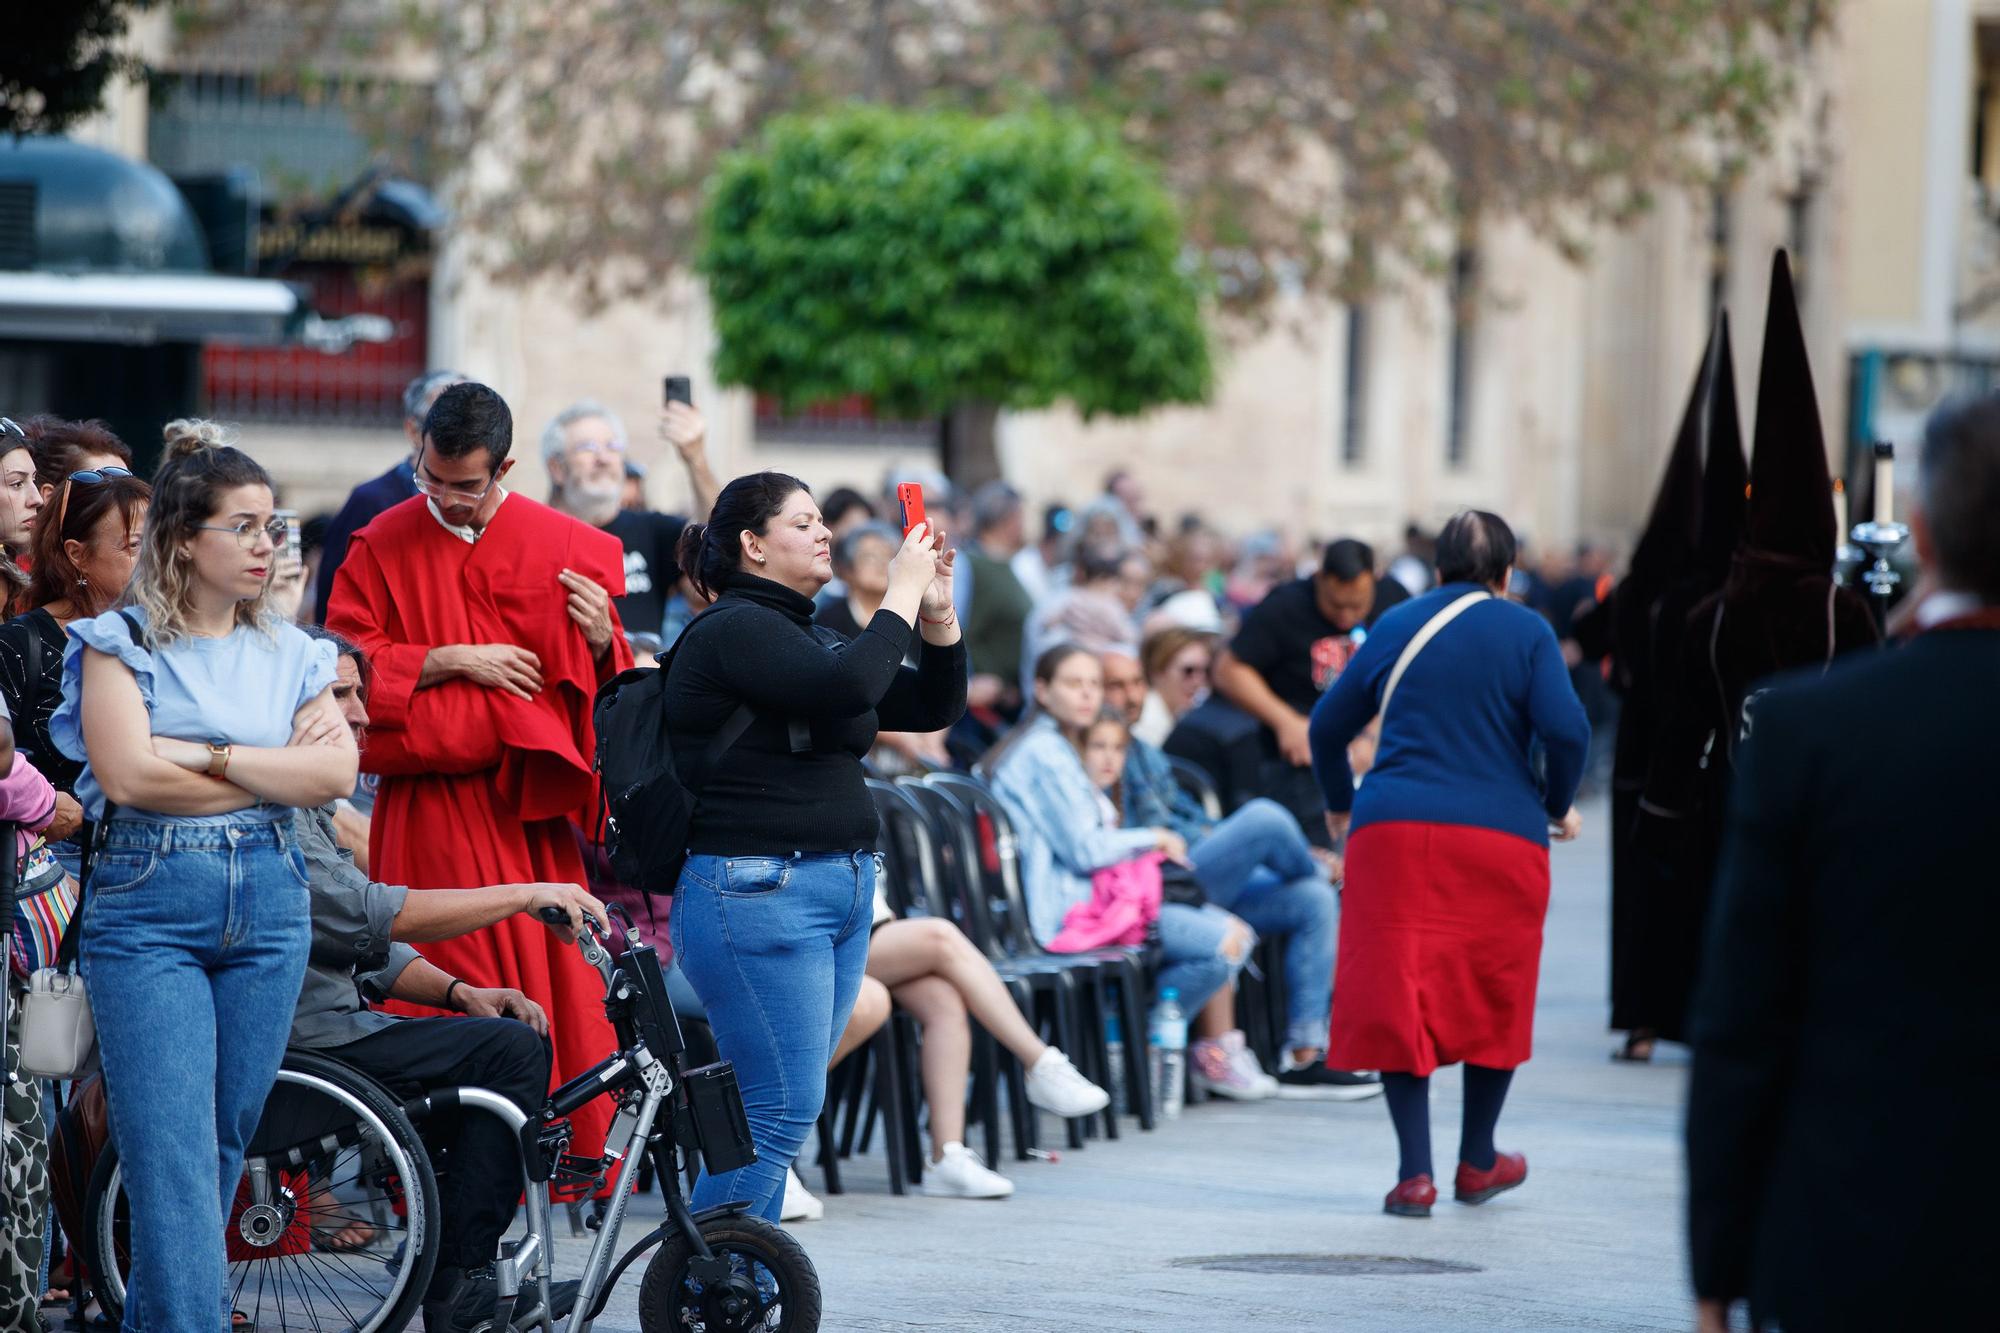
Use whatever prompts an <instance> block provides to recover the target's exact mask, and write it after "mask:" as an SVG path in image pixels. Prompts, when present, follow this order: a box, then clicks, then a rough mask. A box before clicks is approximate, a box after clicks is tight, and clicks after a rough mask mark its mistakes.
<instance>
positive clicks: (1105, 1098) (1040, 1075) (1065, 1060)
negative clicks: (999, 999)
mask: <svg viewBox="0 0 2000 1333" xmlns="http://www.w3.org/2000/svg"><path fill="white" fill-rule="evenodd" d="M1025 1082H1026V1089H1027V1094H1028V1101H1029V1103H1030V1104H1031V1105H1034V1106H1038V1107H1040V1108H1041V1109H1042V1110H1044V1111H1049V1112H1052V1113H1054V1114H1056V1115H1059V1116H1061V1117H1063V1118H1064V1119H1065V1120H1067V1119H1069V1118H1070V1117H1072V1116H1080V1115H1096V1114H1097V1113H1098V1112H1099V1111H1102V1110H1103V1109H1104V1108H1105V1107H1107V1106H1109V1105H1111V1094H1110V1093H1108V1092H1106V1091H1105V1090H1104V1089H1102V1088H1100V1087H1098V1086H1097V1085H1096V1084H1095V1083H1092V1082H1091V1081H1090V1080H1089V1079H1087V1078H1085V1077H1084V1076H1083V1075H1081V1074H1079V1073H1077V1072H1076V1066H1075V1065H1073V1064H1071V1063H1070V1062H1069V1057H1068V1056H1067V1055H1064V1054H1063V1053H1062V1052H1061V1051H1059V1050H1057V1049H1056V1048H1055V1047H1053V1046H1051V1047H1049V1048H1048V1049H1047V1050H1046V1051H1044V1052H1042V1058H1041V1059H1039V1060H1037V1061H1035V1067H1034V1068H1033V1069H1030V1070H1029V1071H1028V1077H1027V1079H1026V1080H1025Z"/></svg>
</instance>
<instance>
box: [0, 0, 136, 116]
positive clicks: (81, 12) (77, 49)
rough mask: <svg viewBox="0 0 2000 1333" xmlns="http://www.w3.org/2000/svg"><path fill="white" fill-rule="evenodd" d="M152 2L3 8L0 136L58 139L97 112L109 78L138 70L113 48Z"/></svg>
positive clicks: (63, 1) (64, 1)
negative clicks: (131, 21)
mask: <svg viewBox="0 0 2000 1333" xmlns="http://www.w3.org/2000/svg"><path fill="white" fill-rule="evenodd" d="M153 3H154V0H55V3H33V2H32V0H30V2H27V3H22V4H18V5H10V6H8V8H7V14H6V17H5V19H4V20H0V134H60V133H61V132H62V131H64V130H66V129H68V128H69V127H70V126H71V125H74V124H75V123H76V122H77V121H79V120H82V119H83V118H84V117H85V116H88V115H90V114H91V113H93V112H94V111H96V110H97V109H98V107H99V106H101V105H102V104H103V102H104V96H105V92H106V90H107V89H108V88H109V87H110V86H111V83H112V81H113V80H114V79H118V78H135V79H136V78H141V77H143V76H144V74H145V69H144V66H143V65H142V64H141V63H140V62H139V61H138V60H137V59H136V58H135V57H133V56H132V55H131V54H130V53H129V52H126V51H123V50H121V49H120V48H119V42H120V40H121V39H123V38H124V36H125V31H126V25H127V22H128V20H129V18H130V16H131V14H132V13H133V12H135V11H137V10H141V9H148V8H151V7H152V5H153Z"/></svg>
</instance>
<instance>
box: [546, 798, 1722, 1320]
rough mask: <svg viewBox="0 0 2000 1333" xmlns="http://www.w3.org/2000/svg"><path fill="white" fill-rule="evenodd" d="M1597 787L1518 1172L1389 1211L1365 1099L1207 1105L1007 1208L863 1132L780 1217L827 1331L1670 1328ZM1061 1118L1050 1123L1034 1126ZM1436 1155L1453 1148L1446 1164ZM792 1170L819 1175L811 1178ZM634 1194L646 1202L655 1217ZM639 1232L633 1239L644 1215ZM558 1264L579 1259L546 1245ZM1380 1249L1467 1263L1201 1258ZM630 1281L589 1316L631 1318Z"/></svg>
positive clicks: (1661, 1137) (565, 1268)
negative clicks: (891, 1186)
mask: <svg viewBox="0 0 2000 1333" xmlns="http://www.w3.org/2000/svg"><path fill="white" fill-rule="evenodd" d="M1604 813H1605V812H1604V808H1603V807H1602V806H1601V805H1599V806H1597V807H1595V808H1593V809H1590V810H1589V811H1588V812H1587V818H1588V819H1589V826H1588V827H1589V831H1588V833H1587V834H1586V836H1585V837H1584V838H1583V839H1582V840H1580V841H1579V842H1578V843H1576V844H1573V845H1571V846H1567V847H1559V848H1557V849H1556V851H1555V892H1554V895H1553V902H1552V905H1551V908H1550V913H1549V926H1548V945H1547V949H1546V952H1545V955H1544V960H1543V968H1542V986H1541V999H1540V1008H1539V1014H1538V1020H1537V1030H1536V1055H1535V1059H1534V1060H1533V1061H1532V1062H1531V1063H1530V1064H1528V1065H1527V1066H1525V1067H1524V1068H1523V1070H1522V1071H1521V1073H1520V1075H1519V1076H1518V1077H1517V1078H1516V1080H1515V1084H1514V1092H1513V1097H1512V1099H1511V1101H1510V1102H1509V1104H1508V1107H1507V1113H1506V1116H1505V1118H1504V1119H1503V1120H1502V1121H1501V1134H1500V1141H1501V1144H1502V1146H1504V1147H1507V1148H1511V1149H1516V1150H1519V1151H1523V1152H1525V1153H1527V1155H1528V1159H1529V1161H1530V1163H1531V1164H1532V1167H1533V1174H1532V1175H1531V1177H1530V1179H1529V1182H1528V1183H1527V1185H1525V1186H1523V1187H1522V1188H1521V1189H1520V1190H1518V1191H1516V1192H1514V1193H1511V1194H1507V1195H1504V1196H1502V1197H1501V1198H1500V1199H1498V1200H1495V1201H1494V1202H1493V1203H1490V1204H1488V1205H1486V1206H1484V1207H1480V1208H1464V1207H1460V1206H1458V1205H1456V1204H1453V1203H1451V1202H1450V1201H1449V1196H1448V1189H1449V1186H1448V1185H1447V1197H1446V1199H1445V1200H1444V1201H1442V1202H1440V1204H1439V1206H1438V1208H1437V1211H1436V1215H1435V1216H1434V1217H1432V1218H1431V1219H1430V1220H1428V1221H1416V1220H1410V1219H1403V1218H1392V1217H1388V1216H1385V1215H1384V1214H1383V1213H1382V1211H1381V1198H1382V1195H1383V1193H1384V1192H1385V1191H1386V1190H1388V1188H1389V1187H1390V1186H1391V1185H1393V1184H1394V1183H1395V1181H1394V1176H1395V1165H1396V1153H1395V1140H1394V1135H1393V1134H1392V1132H1391V1130H1390V1127H1389V1119H1388V1116H1387V1114H1386V1113H1385V1112H1384V1110H1383V1107H1382V1103H1381V1102H1380V1101H1379V1100H1372V1101H1368V1102H1363V1103H1360V1104H1356V1105H1325V1104H1313V1103H1298V1102H1275V1101H1274V1102H1264V1103H1259V1104H1254V1105H1247V1106H1235V1105H1229V1104H1224V1103H1209V1104H1204V1105H1201V1106H1196V1107H1191V1108H1189V1110H1188V1111H1187V1113H1186V1114H1185V1115H1183V1116H1182V1117H1181V1119H1180V1120H1178V1121H1176V1122H1174V1123H1172V1124H1170V1125H1167V1126H1165V1127H1164V1128H1162V1129H1160V1130H1159V1131H1157V1132H1155V1133H1153V1134H1150V1135H1142V1134H1139V1133H1138V1132H1137V1130H1136V1127H1135V1128H1134V1131H1133V1132H1132V1133H1130V1134H1128V1135H1127V1136H1126V1137H1124V1138H1122V1139H1120V1140H1119V1141H1118V1142H1116V1143H1104V1142H1101V1141H1095V1140H1093V1141H1092V1142H1091V1144H1090V1146H1089V1147H1088V1148H1086V1149H1085V1150H1084V1151H1082V1152H1077V1153H1064V1154H1063V1160H1062V1161H1061V1162H1060V1163H1058V1164H1053V1165H1051V1164H1047V1163H1041V1162H1027V1163H1018V1164H1017V1163H1012V1162H1009V1163H1006V1164H1004V1165H1003V1170H1006V1171H1007V1172H1009V1173H1010V1174H1011V1175H1012V1177H1013V1179H1014V1181H1015V1183H1016V1185H1017V1187H1018V1189H1017V1193H1016V1194H1015V1196H1014V1198H1013V1199H1011V1200H1008V1201H1006V1202H1002V1203H974V1202H966V1201H959V1200H939V1199H925V1198H920V1197H904V1198H895V1197H892V1196H891V1195H890V1194H889V1193H888V1189H887V1176H886V1172H885V1171H884V1169H883V1167H882V1163H881V1158H880V1156H879V1152H878V1154H877V1155H876V1156H874V1157H872V1158H863V1159H858V1160H856V1161H855V1162H853V1163H852V1164H851V1165H850V1166H848V1167H847V1168H845V1169H844V1172H843V1174H844V1176H845V1183H846V1184H847V1187H848V1192H847V1193H846V1194H843V1195H840V1196H836V1197H832V1198H829V1199H828V1200H827V1216H826V1220H824V1221H821V1222H815V1223H807V1224H804V1225H801V1226H799V1227H798V1228H797V1232H796V1234H797V1235H798V1236H799V1238H800V1240H801V1241H803V1242H804V1244H805V1246H806V1249H807V1250H808V1251H809V1252H810V1254H811V1255H812V1258H813V1262H814V1264H815V1265H816V1266H817V1267H818V1269H819V1273H820V1277H821V1282H822V1284H823V1287H824V1294H825V1305H826V1318H825V1322H824V1324H823V1325H822V1327H824V1328H826V1329H829V1330H842V1331H843V1333H845V1331H848V1330H855V1331H858V1330H870V1331H871V1333H892V1331H900V1330H911V1329H937V1330H954V1331H957V1330H979V1329H1003V1328H1004V1329H1111V1330H1222V1329H1251V1328H1259V1329H1263V1328H1268V1329H1319V1328H1339V1329H1352V1330H1391V1329H1394V1330H1404V1329H1410V1330H1487V1329H1681V1328H1686V1327H1688V1324H1689V1321H1690V1314H1691V1307H1690V1304H1689V1301H1688V1298H1687V1295H1686V1279H1685V1277H1684V1261H1683V1257H1682V1251H1683V1247H1682V1244H1681V1239H1680V1226H1681V1208H1682V1186H1681V1173H1680V1150H1679V1126H1680V1117H1681V1111H1680V1108H1681V1097H1682V1089H1683V1083H1684V1077H1685V1072H1686V1070H1685V1062H1684V1059H1683V1058H1682V1056H1681V1053H1679V1052H1667V1053H1664V1059H1663V1063H1662V1064H1661V1065H1659V1066H1655V1067H1650V1068H1648V1067H1631V1066H1624V1065H1616V1064H1613V1063H1611V1062H1610V1061H1609V1059H1608V1058H1607V1055H1608V1052H1609V1051H1610V1049H1611V1047H1612V1045H1613V1044H1614V1043H1613V1040H1612V1038H1611V1037H1610V1036H1609V1035H1608V1034H1607V1033H1606V1032H1605V1027H1604V1024H1605V1016H1606V1004H1605V991H1606V978H1607V964H1606V949H1607V937H1608V929H1607V924H1606V922H1607V911H1608V890H1607V887H1606V872H1605V866H1606V864H1607V861H1606V847H1605V842H1604V830H1603V821H1604ZM1433 1093H1434V1096H1433V1109H1432V1115H1433V1136H1434V1141H1435V1145H1436V1148H1437V1156H1438V1160H1439V1161H1440V1162H1441V1163H1449V1162H1451V1161H1452V1160H1453V1155H1454V1149H1455V1146H1456V1143H1457V1132H1458V1126H1457V1117H1458V1105H1459V1100H1458V1098H1459V1081H1458V1077H1457V1074H1456V1071H1447V1072H1445V1073H1442V1074H1440V1075H1439V1077H1438V1078H1437V1079H1436V1080H1435V1084H1434V1087H1433ZM1050 1137H1052V1136H1050V1135H1048V1134H1047V1133H1046V1131H1045V1140H1046V1139H1048V1138H1050ZM1442 1170H1443V1171H1444V1172H1445V1174H1446V1175H1447V1177H1448V1175H1449V1172H1450V1170H1451V1167H1450V1166H1448V1165H1446V1166H1444V1167H1443V1168H1442ZM808 1184H817V1178H816V1173H813V1174H809V1176H808ZM657 1212H658V1207H657V1204H656V1203H655V1202H654V1201H653V1200H651V1199H641V1200H639V1201H638V1203H637V1207H636V1209H635V1217H634V1223H635V1227H636V1226H637V1224H638V1221H639V1219H640V1218H644V1217H648V1216H652V1215H655V1214H657ZM640 1229H642V1228H639V1229H635V1230H633V1231H631V1232H630V1233H629V1234H632V1235H637V1234H640ZM562 1251H563V1253H562V1259H561V1268H560V1269H559V1271H561V1272H566V1273H573V1272H575V1271H576V1269H577V1267H578V1266H580V1264H581V1260H582V1248H581V1243H580V1242H565V1243H564V1245H563V1246H562ZM1224 1255H1236V1256H1244V1255H1309V1256H1335V1255H1338V1256H1390V1257H1401V1258H1407V1259H1426V1260H1439V1261H1445V1262H1446V1263H1449V1264H1453V1265H1466V1266H1469V1267H1470V1268H1471V1269H1473V1270H1476V1271H1448V1272H1441V1273H1430V1274H1407V1273H1404V1274H1395V1275H1367V1276H1324V1275H1313V1274H1274V1273H1244V1272H1231V1271H1216V1270H1213V1269H1207V1268H1203V1267H1201V1266H1199V1265H1195V1264H1190V1263H1188V1261H1189V1260H1191V1259H1193V1260H1198V1259H1201V1258H1203V1257H1208V1256H1224ZM637 1292H638V1283H637V1281H636V1278H635V1277H633V1276H629V1275H628V1277H627V1278H626V1280H625V1281H624V1282H623V1283H622V1284H621V1286H620V1290H619V1291H618V1292H617V1293H616V1295H615V1297H614V1300H613V1303H612V1305H611V1307H610V1308H609V1310H607V1312H606V1315H605V1317H604V1319H603V1320H602V1321H601V1322H600V1323H599V1325H598V1327H599V1328H600V1329H603V1330H605V1331H606V1333H633V1331H634V1330H637V1329H638V1327H639V1324H638V1319H637V1314H636V1301H637Z"/></svg>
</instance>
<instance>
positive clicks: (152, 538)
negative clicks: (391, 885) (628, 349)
mask: <svg viewBox="0 0 2000 1333" xmlns="http://www.w3.org/2000/svg"><path fill="white" fill-rule="evenodd" d="M166 436H167V452H166V461H165V462H164V463H163V464H162V465H161V468H160V470H159V473H158V475H157V477H156V479H155V482H156V484H155V488H154V492H153V501H152V506H151V508H150V509H149V511H148V512H147V515H146V526H145V531H144V534H143V538H142V542H141V548H140V554H139V562H138V567H137V569H136V571H135V572H134V574H133V578H132V584H131V588H130V591H129V601H130V602H131V603H132V608H131V609H130V610H128V611H109V612H106V613H104V614H102V615H99V616H97V617H95V618H93V619H90V620H78V621H76V622H74V623H73V624H72V625H71V626H70V635H71V637H72V639H73V640H74V642H73V643H72V644H71V645H70V649H69V653H68V656H67V658H66V660H65V662H64V665H63V699H62V704H61V705H60V707H58V708H57V710H56V713H55V716H54V718H53V719H52V720H51V724H50V732H51V735H52V737H53V739H54V741H55V743H56V745H57V746H58V747H60V748H61V749H62V750H63V751H64V753H66V754H68V755H69V756H70V757H71V758H72V759H76V760H80V761H83V770H82V773H81V775H80V777H79V778H78V780H77V793H78V796H79V798H80V799H81V801H82V803H83V807H84V813H85V815H86V816H87V817H89V818H90V819H93V820H104V821H106V825H105V827H104V829H103V830H102V831H101V833H100V835H99V838H98V842H97V851H96V855H95V860H94V862H93V864H92V865H91V867H90V869H89V874H88V879H87V883H86V884H85V888H84V903H83V948H82V962H83V975H84V982H85V984H86V986H87V987H88V990H89V995H90V1001H91V1007H92V1010H93V1012H94V1014H95V1017H96V1020H97V1036H98V1048H99V1051H100V1052H101V1054H102V1057H103V1061H104V1071H105V1087H106V1091H107V1092H108V1094H109V1096H110V1101H111V1123H112V1126H113V1133H114V1135H115V1137H116V1139H117V1143H118V1154H119V1160H120V1163H121V1165H122V1167H123V1170H124V1174H125V1188H126V1191H127V1193H128V1195H129V1196H130V1199H131V1209H132V1231H131V1238H132V1239H131V1244H132V1276H131V1284H130V1291H129V1294H128V1296H127V1299H126V1306H125V1326H126V1327H127V1328H129V1329H140V1328H145V1329H176V1330H179V1329H187V1330H190V1331H193V1330H202V1329H212V1328H216V1327H218V1326H220V1327H227V1326H228V1325H229V1312H228V1305H227V1301H226V1296H225V1291H224V1267H223V1244H222V1240H223V1224H224V1221H225V1220H226V1219H227V1217H228V1215H229V1209H230V1206H231V1204H232V1203H233V1201H234V1199H235V1197H236V1187H237V1180H238V1178H239V1176H240V1174H241V1171H242V1166H243V1148H244V1143H245V1141H246V1140H247V1139H248V1138H249V1136H250V1133H251V1131H252V1130H254V1129H255V1128H256V1125H257V1121H258V1119H259V1116H260V1115H261V1113H262V1110H263V1105H264V1099H265V1098H266V1097H267V1096H268V1095H269V1093H270V1090H271V1083H272V1080H273V1079H274V1078H275V1077H276V1075H277V1069H278V1061H279V1059H280V1058H281V1057H282V1055H283V1054H284V1048H285V1039H286V1036H287V1034H288V1032H289V1029H290V1026H291V1017H292V1010H293V1008H294V1007H295V1006H296V1004H297V1003H298V996H299V986H300V982H301V979H302V977H303V975H304V972H305V964H306V953H307V946H308V942H309V913H308V897H307V892H306V870H305V862H304V859H303V857H302V856H301V855H300V852H299V848H298V844H297V842H296V839H295V836H294V834H293V831H292V821H291V812H292V808H293V807H300V806H317V805H323V804H325V803H326V802H328V801H332V800H334V799H336V798H337V797H340V796H344V795H346V794H347V793H348V792H350V791H352V790H353V788H354V777H355V767H356V757H355V749H354V739H353V736H352V734H351V733H350V732H349V730H348V728H347V726H346V724H345V723H344V722H343V721H342V719H341V716H340V712H339V710H338V708H337V707H336V706H335V705H334V703H333V697H332V690H331V689H330V686H331V684H332V682H333V680H334V678H335V662H334V650H333V645H331V644H328V643H315V642H313V641H312V640H310V639H308V638H307V637H306V636H305V634H304V633H302V632H301V631H300V630H299V629H297V628H296V627H295V626H292V625H287V624H282V623H279V622H277V621H276V620H275V619H274V618H273V617H272V616H271V615H270V614H269V612H268V608H267V606H266V596H267V591H268V588H269V582H270V574H271V568H272V564H273V562H274V561H275V559H276V558H277V551H278V549H279V547H281V546H282V545H283V544H284V539H285V533H284V530H283V525H282V523H280V522H278V521H276V520H274V519H273V517H272V512H273V510H272V498H271V479H270V477H269V475H268V474H266V473H265V471H264V469H263V468H262V467H260V466H258V464H257V463H256V462H255V461H253V460H252V459H251V458H250V457H249V456H248V455H246V454H244V453H242V452H240V451H238V450H236V449H233V448H230V447H228V446H226V445H224V444H223V443H221V434H220V431H219V430H218V429H217V428H216V427H215V426H214V425H212V424H211V423H207V422H189V421H176V422H173V423H171V424H170V425H169V426H168V427H167V430H166ZM218 1166H219V1168H220V1170H219V1174H218Z"/></svg>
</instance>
